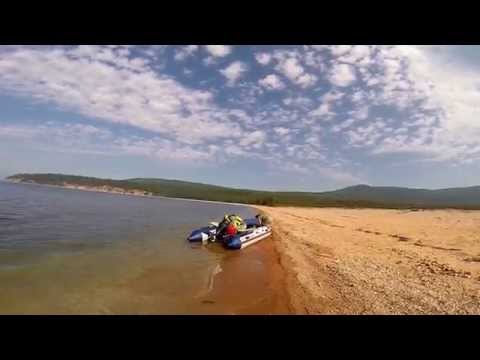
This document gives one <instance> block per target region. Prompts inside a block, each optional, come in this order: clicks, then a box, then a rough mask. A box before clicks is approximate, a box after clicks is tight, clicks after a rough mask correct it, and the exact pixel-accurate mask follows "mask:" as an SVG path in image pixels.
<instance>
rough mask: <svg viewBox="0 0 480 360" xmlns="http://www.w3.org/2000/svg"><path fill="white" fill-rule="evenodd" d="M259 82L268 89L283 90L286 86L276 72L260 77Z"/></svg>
mask: <svg viewBox="0 0 480 360" xmlns="http://www.w3.org/2000/svg"><path fill="white" fill-rule="evenodd" d="M258 83H259V84H260V85H261V86H263V87H264V88H266V89H268V90H281V89H284V88H285V84H284V83H283V81H282V80H280V78H279V77H278V76H277V75H275V74H270V75H267V76H265V77H264V78H263V79H260V80H259V81H258Z"/></svg>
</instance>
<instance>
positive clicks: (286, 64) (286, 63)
mask: <svg viewBox="0 0 480 360" xmlns="http://www.w3.org/2000/svg"><path fill="white" fill-rule="evenodd" d="M277 57H278V58H279V59H280V61H279V63H278V65H277V66H276V69H277V71H279V72H280V73H282V74H283V75H285V76H286V77H287V78H288V79H290V80H291V81H292V82H294V83H295V84H297V85H300V86H301V87H303V88H308V87H310V86H312V85H313V84H315V83H316V82H317V77H316V76H315V75H313V74H309V73H306V72H305V69H304V67H303V66H302V65H301V64H300V61H299V60H298V59H297V57H285V55H280V56H278V55H277Z"/></svg>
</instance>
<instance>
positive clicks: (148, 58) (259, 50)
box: [0, 45, 480, 191]
mask: <svg viewBox="0 0 480 360" xmlns="http://www.w3.org/2000/svg"><path fill="white" fill-rule="evenodd" d="M0 109H1V111H0V176H2V177H3V176H7V175H9V174H12V173H16V172H62V173H70V174H79V175H90V176H99V177H111V178H128V177H162V178H177V179H184V180H191V181H200V182H206V183H213V184H220V185H226V186H235V187H247V188H257V189H272V190H273V189H279V190H286V189H291V190H313V191H321V190H329V189H334V188H339V187H344V186H348V185H353V184H358V183H366V184H371V185H395V186H410V187H427V188H441V187H453V186H468V185H478V184H480V161H479V160H480V116H479V115H480V47H476V46H349V45H338V46H325V45H309V46H227V45H201V46H197V45H189V46H160V45H156V46H64V47H63V46H0Z"/></svg>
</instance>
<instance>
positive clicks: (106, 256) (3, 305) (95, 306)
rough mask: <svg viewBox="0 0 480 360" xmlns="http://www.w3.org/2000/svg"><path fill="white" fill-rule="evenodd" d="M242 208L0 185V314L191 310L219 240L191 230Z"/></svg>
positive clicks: (214, 266) (215, 263)
mask: <svg viewBox="0 0 480 360" xmlns="http://www.w3.org/2000/svg"><path fill="white" fill-rule="evenodd" d="M232 212H236V213H238V214H240V215H241V216H244V217H248V216H252V215H254V213H253V210H251V209H250V208H247V207H243V206H234V205H224V204H212V203H202V202H192V201H183V200H169V199H160V198H142V197H133V196H121V195H114V194H104V193H94V192H83V191H75V190H67V189H61V188H52V187H45V186H38V185H27V184H11V183H5V182H0V313H59V314H64V313H69V314H70V313H73V314H75V313H89V314H90V313H95V314H98V313H100V314H101V313H105V314H109V313H129V314H130V313H133V314H136V313H166V314H168V313H172V314H173V313H198V312H201V311H200V310H199V309H200V308H199V299H201V298H202V296H204V294H205V293H207V292H208V291H210V290H211V286H212V284H211V280H212V275H214V274H215V273H218V271H220V270H221V268H220V267H219V266H220V264H221V261H222V259H223V258H224V257H226V256H230V255H229V254H228V253H227V252H226V251H224V250H222V249H221V248H220V247H219V246H216V247H212V246H209V247H204V246H194V245H192V244H189V243H188V242H186V241H185V238H186V236H187V235H188V233H189V232H190V231H191V229H193V228H196V227H199V226H203V225H204V224H206V223H208V222H209V221H215V220H218V219H220V218H221V217H222V216H223V215H224V214H225V213H232Z"/></svg>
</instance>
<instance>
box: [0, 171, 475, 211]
mask: <svg viewBox="0 0 480 360" xmlns="http://www.w3.org/2000/svg"><path fill="white" fill-rule="evenodd" d="M7 179H8V180H13V181H21V182H32V183H37V184H48V185H60V186H62V185H64V183H68V184H73V185H81V186H95V187H98V186H111V187H117V188H122V189H125V190H142V191H146V192H151V193H153V194H154V195H157V196H165V197H176V198H187V199H197V200H210V201H223V202H236V203H244V204H256V205H267V206H311V207H348V208H366V207H368V208H396V209H411V208H445V207H448V208H461V209H480V187H478V186H477V187H470V188H455V189H443V190H426V189H408V188H396V187H372V186H367V185H357V186H352V187H348V188H345V189H341V190H336V191H330V192H272V191H257V190H247V189H233V188H227V187H222V186H214V185H207V184H200V183H193V182H186V181H178V180H165V179H146V178H136V179H126V180H111V179H98V178H92V177H83V176H73V175H62V174H17V175H13V176H10V177H9V178H7Z"/></svg>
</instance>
